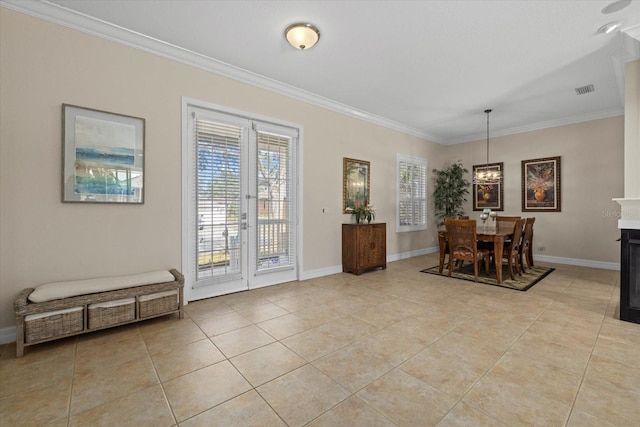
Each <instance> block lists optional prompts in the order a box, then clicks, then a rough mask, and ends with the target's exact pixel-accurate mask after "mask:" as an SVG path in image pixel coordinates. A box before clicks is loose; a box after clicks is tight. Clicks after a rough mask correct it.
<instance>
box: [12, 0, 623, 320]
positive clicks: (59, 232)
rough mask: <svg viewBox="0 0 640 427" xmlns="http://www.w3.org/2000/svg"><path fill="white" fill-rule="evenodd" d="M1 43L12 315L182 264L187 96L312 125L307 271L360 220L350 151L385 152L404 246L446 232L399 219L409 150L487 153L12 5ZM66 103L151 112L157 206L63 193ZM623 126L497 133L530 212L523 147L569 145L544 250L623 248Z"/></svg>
mask: <svg viewBox="0 0 640 427" xmlns="http://www.w3.org/2000/svg"><path fill="white" fill-rule="evenodd" d="M0 55H1V57H0V91H1V92H0V124H1V126H0V214H1V222H0V313H1V315H0V328H3V327H8V326H12V325H13V324H14V320H13V317H12V302H13V299H14V298H15V296H16V294H17V293H18V291H19V290H20V289H22V288H24V287H28V286H35V285H38V284H40V283H43V282H46V281H55V280H65V279H74V278H85V277H95V276H102V275H116V274H127V273H132V272H140V271H146V270H153V269H159V268H169V267H178V268H181V265H180V262H181V250H182V249H181V226H182V225H181V224H182V218H181V188H182V187H181V186H182V184H181V122H180V120H181V99H182V97H183V96H185V97H189V98H194V99H199V100H203V101H206V102H211V103H215V104H219V105H224V106H226V107H230V108H235V109H239V110H243V111H246V112H249V113H253V114H257V115H262V116H268V117H273V118H277V119H282V120H286V121H289V122H293V123H298V124H300V125H302V126H303V128H304V142H303V144H304V145H303V158H302V164H303V185H304V188H303V198H304V203H303V206H302V214H303V220H304V228H303V230H302V232H303V237H304V242H303V256H304V259H303V265H302V266H301V270H302V272H303V273H306V274H313V273H314V272H322V271H323V270H324V271H329V270H331V269H335V268H336V266H339V265H340V264H341V257H340V224H341V223H342V222H346V221H349V220H350V218H349V217H348V216H345V215H342V214H341V213H340V212H341V208H342V158H343V157H353V158H357V159H362V160H369V161H370V162H371V172H372V177H371V187H372V196H371V200H372V203H373V204H374V205H375V206H376V210H377V220H378V221H380V222H383V221H384V222H387V224H388V228H387V233H388V238H387V246H388V256H389V257H394V256H395V257H398V256H401V255H402V254H407V253H410V252H412V251H419V250H424V249H426V248H430V247H435V246H436V241H435V227H434V222H433V221H432V222H430V223H429V227H430V228H429V230H428V231H426V232H414V233H402V234H397V233H395V226H394V221H395V185H396V184H395V161H396V154H397V153H403V154H408V155H413V156H416V157H422V158H426V159H428V161H429V164H428V166H429V169H430V170H431V169H433V168H441V167H442V166H444V165H445V164H446V163H447V162H449V161H452V160H456V159H458V158H460V159H462V160H463V161H464V162H465V164H466V165H467V167H469V168H471V165H472V164H474V163H475V164H479V163H482V162H483V161H484V160H483V156H484V154H483V153H484V149H485V146H484V143H483V142H482V141H480V142H476V143H470V144H462V145H458V146H452V147H446V146H440V145H437V144H434V143H431V142H428V141H424V140H421V139H419V138H416V137H413V136H409V135H405V134H402V133H399V132H396V131H392V130H389V129H386V128H383V127H380V126H377V125H373V124H370V123H367V122H364V121H361V120H357V119H354V118H350V117H347V116H344V115H340V114H337V113H335V112H331V111H328V110H325V109H322V108H319V107H315V106H312V105H309V104H305V103H303V102H300V101H296V100H293V99H290V98H287V97H285V96H282V95H277V94H274V93H272V92H269V91H265V90H261V89H258V88H256V87H253V86H249V85H246V84H242V83H238V82H236V81H233V80H229V79H226V78H223V77H220V76H217V75H214V74H211V73H207V72H205V71H202V70H199V69H195V68H191V67H188V66H185V65H182V64H179V63H177V62H173V61H170V60H167V59H163V58H161V57H158V56H154V55H151V54H148V53H144V52H141V51H139V50H135V49H131V48H128V47H125V46H122V45H119V44H116V43H112V42H109V41H106V40H103V39H100V38H97V37H93V36H89V35H87V34H84V33H80V32H77V31H73V30H70V29H67V28H64V27H61V26H58V25H54V24H51V23H48V22H45V21H42V20H39V19H36V18H31V17H28V16H25V15H22V14H19V13H16V12H13V11H10V10H7V9H5V8H0ZM63 103H68V104H75V105H80V106H85V107H90V108H96V109H100V110H105V111H112V112H117V113H120V114H128V115H133V116H138V117H144V118H145V119H146V147H145V148H146V175H145V184H146V194H145V203H144V205H141V206H122V205H87V204H69V203H61V201H60V200H61V188H60V186H61V182H60V181H61V174H62V173H61V128H60V127H61V126H60V125H61V105H62V104H63ZM622 132H623V129H622V119H621V118H615V119H608V120H600V121H594V122H589V123H582V124H577V125H572V126H565V127H562V128H556V129H549V130H545V131H539V132H530V133H526V134H521V135H514V136H510V137H504V138H496V139H495V140H494V139H492V153H498V152H501V154H500V156H501V158H492V161H504V162H505V168H506V171H507V179H508V182H507V185H506V207H507V212H512V213H516V212H520V196H519V176H520V175H519V167H520V163H519V162H520V160H521V159H529V158H536V157H546V156H553V155H561V156H562V159H563V164H562V167H563V212H562V213H560V214H550V213H544V214H539V215H536V216H537V217H538V218H540V219H539V220H538V221H539V222H538V223H537V224H536V226H537V233H538V234H537V236H539V237H537V241H538V242H540V241H541V242H544V243H545V244H546V246H547V250H546V251H545V252H544V254H546V255H550V256H556V257H566V258H575V259H584V260H596V261H602V262H617V259H618V255H617V252H615V250H614V249H615V248H616V244H615V242H614V240H615V238H616V234H615V233H613V230H614V229H616V219H617V218H615V212H616V210H617V207H616V206H617V205H612V203H613V202H611V198H613V197H615V196H616V195H620V194H622V164H623V158H622ZM494 141H495V142H494ZM469 147H471V150H469ZM594 174H595V175H596V179H592V178H590V176H592V175H594ZM431 185H432V180H430V182H429V186H431ZM322 208H327V209H328V211H327V213H325V214H322ZM470 209H471V208H470V204H469V209H468V210H469V211H470ZM604 210H609V211H611V212H614V215H613V216H612V217H611V218H607V217H604V216H603V215H602V212H603V211H604ZM429 212H433V210H432V202H430V210H429ZM538 224H539V227H538ZM616 230H617V229H616Z"/></svg>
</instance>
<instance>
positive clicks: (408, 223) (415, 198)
mask: <svg viewBox="0 0 640 427" xmlns="http://www.w3.org/2000/svg"><path fill="white" fill-rule="evenodd" d="M397 173H398V175H397V180H398V187H397V193H398V197H397V200H398V205H397V215H396V217H397V224H396V229H397V231H398V232H405V231H417V230H426V229H427V161H426V160H425V159H420V158H416V157H410V156H406V155H403V154H398V158H397Z"/></svg>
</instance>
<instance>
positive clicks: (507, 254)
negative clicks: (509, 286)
mask: <svg viewBox="0 0 640 427" xmlns="http://www.w3.org/2000/svg"><path fill="white" fill-rule="evenodd" d="M525 222H526V220H525V219H524V218H522V219H519V220H517V221H516V223H515V224H514V226H513V237H512V238H511V242H510V243H509V245H508V247H506V248H504V251H503V252H502V259H506V260H507V265H508V267H509V276H511V280H515V276H514V275H513V265H514V264H515V265H516V271H517V272H518V275H520V276H522V270H521V269H520V242H521V240H522V230H523V228H524V224H525ZM492 256H495V254H494V253H493V251H492Z"/></svg>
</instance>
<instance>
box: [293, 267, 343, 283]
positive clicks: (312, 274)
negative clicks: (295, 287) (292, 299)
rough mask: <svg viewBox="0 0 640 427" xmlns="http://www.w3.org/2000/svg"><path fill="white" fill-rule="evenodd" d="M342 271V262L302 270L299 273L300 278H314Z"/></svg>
mask: <svg viewBox="0 0 640 427" xmlns="http://www.w3.org/2000/svg"><path fill="white" fill-rule="evenodd" d="M338 273H342V264H340V265H334V266H332V267H326V268H319V269H317V270H309V271H303V272H301V273H300V280H309V279H316V278H318V277H324V276H330V275H332V274H338Z"/></svg>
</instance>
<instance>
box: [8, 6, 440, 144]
mask: <svg viewBox="0 0 640 427" xmlns="http://www.w3.org/2000/svg"><path fill="white" fill-rule="evenodd" d="M0 6H2V7H6V8H8V9H11V10H14V11H16V12H21V13H24V14H26V15H30V16H33V17H36V18H39V19H43V20H45V21H48V22H52V23H54V24H58V25H61V26H64V27H67V28H71V29H73V30H77V31H80V32H83V33H86V34H90V35H93V36H97V37H100V38H103V39H106V40H109V41H113V42H116V43H119V44H123V45H125V46H128V47H132V48H134V49H139V50H143V51H145V52H147V53H151V54H154V55H157V56H160V57H163V58H167V59H170V60H174V61H177V62H180V63H182V64H185V65H189V66H192V67H195V68H199V69H201V70H204V71H208V72H211V73H215V74H218V75H221V76H223V77H227V78H229V79H232V80H236V81H239V82H242V83H246V84H249V85H251V86H255V87H258V88H261V89H266V90H269V91H271V92H274V93H277V94H280V95H285V96H287V97H289V98H293V99H296V100H299V101H303V102H306V103H308V104H312V105H315V106H318V107H322V108H325V109H327V110H331V111H334V112H337V113H340V114H344V115H346V116H350V117H354V118H357V119H360V120H364V121H367V122H370V123H373V124H376V125H379V126H382V127H385V128H388V129H392V130H396V131H398V132H402V133H405V134H408V135H412V136H416V137H418V138H422V139H426V140H429V141H433V142H436V143H439V144H444V143H445V141H443V140H442V139H441V138H438V137H436V136H434V135H429V134H428V133H426V132H424V131H422V130H420V129H417V128H414V127H411V126H408V125H405V124H403V123H400V122H396V121H394V120H390V119H387V118H384V117H381V116H377V115H375V114H372V113H369V112H367V111H364V110H360V109H358V108H355V107H351V106H349V105H346V104H342V103H339V102H336V101H333V100H331V99H328V98H325V97H323V96H320V95H317V94H315V93H312V92H308V91H305V90H303V89H300V88H297V87H295V86H291V85H288V84H286V83H282V82H279V81H277V80H274V79H270V78H268V77H264V76H261V75H259V74H256V73H253V72H250V71H247V70H245V69H242V68H239V67H236V66H234V65H231V64H227V63H225V62H222V61H219V60H217V59H214V58H210V57H208V56H205V55H201V54H199V53H196V52H193V51H190V50H187V49H184V48H181V47H179V46H176V45H172V44H170V43H166V42H163V41H162V40H158V39H155V38H153V37H149V36H146V35H144V34H141V33H137V32H135V31H131V30H128V29H126V28H123V27H120V26H117V25H114V24H111V23H109V22H106V21H102V20H99V19H96V18H93V17H90V16H88V15H85V14H82V13H79V12H76V11H73V10H70V9H66V8H64V7H62V6H59V5H57V4H54V3H49V2H47V1H44V0H42V1H38V0H1V1H0Z"/></svg>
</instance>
